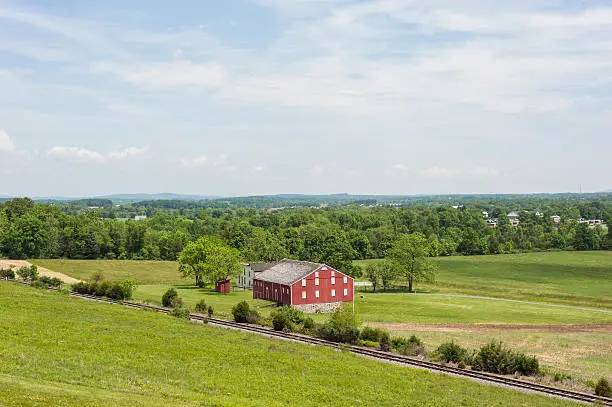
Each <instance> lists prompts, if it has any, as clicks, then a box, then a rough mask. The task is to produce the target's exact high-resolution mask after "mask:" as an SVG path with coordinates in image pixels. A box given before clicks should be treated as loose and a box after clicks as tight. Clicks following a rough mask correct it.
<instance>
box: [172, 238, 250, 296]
mask: <svg viewBox="0 0 612 407" xmlns="http://www.w3.org/2000/svg"><path fill="white" fill-rule="evenodd" d="M178 263H179V271H180V272H181V274H182V275H183V277H190V276H193V277H195V282H196V285H197V286H199V287H202V286H204V285H205V284H206V283H212V284H214V283H215V282H216V281H219V280H223V279H225V278H231V277H233V276H236V275H238V274H240V273H241V272H242V264H241V263H240V253H239V252H238V251H237V250H236V249H234V248H231V247H228V246H227V245H226V244H225V243H223V242H222V241H221V240H219V239H216V238H213V237H203V238H201V239H198V240H197V241H195V242H191V243H188V244H187V245H186V246H185V248H184V249H183V251H182V252H181V253H180V254H179V256H178Z"/></svg>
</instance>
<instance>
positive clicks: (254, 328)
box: [50, 288, 612, 406]
mask: <svg viewBox="0 0 612 407" xmlns="http://www.w3.org/2000/svg"><path fill="white" fill-rule="evenodd" d="M50 289H52V288H50ZM70 295H72V296H73V297H79V298H84V299H88V300H94V301H99V302H107V303H111V304H119V305H123V306H126V307H130V308H137V309H149V310H152V311H156V312H161V313H164V314H169V313H170V311H171V310H170V309H168V308H164V307H159V306H156V305H150V304H142V303H137V302H132V301H118V300H113V299H110V298H103V297H97V296H95V295H89V294H79V293H75V292H71V293H70ZM189 316H190V319H191V320H194V321H200V322H206V323H209V324H212V325H217V326H222V327H226V328H232V329H239V330H241V331H248V332H253V333H257V334H260V335H266V336H270V337H276V338H281V339H285V340H291V341H295V342H301V343H307V344H311V345H320V346H326V347H330V348H340V347H341V346H342V349H346V350H348V351H350V352H352V353H355V354H357V355H361V356H365V357H369V358H375V359H378V360H382V361H386V362H393V363H398V364H402V365H405V366H409V367H416V368H421V369H427V370H429V371H433V372H438V373H445V374H450V375H453V376H459V377H464V378H469V379H472V380H476V381H480V382H484V383H488V384H493V385H498V386H505V387H510V388H514V389H518V390H523V391H528V392H533V393H541V394H545V395H548V396H552V397H558V398H563V399H568V400H573V401H578V402H582V403H597V404H598V405H601V406H612V398H609V397H601V396H596V395H594V394H588V393H582V392H578V391H573V390H567V389H561V388H558V387H552V386H547V385H544V384H539V383H534V382H529V381H525V380H520V379H515V378H513V377H507V376H501V375H497V374H492V373H486V372H479V371H474V370H468V369H460V368H458V367H453V366H447V365H443V364H440V363H436V362H430V361H426V360H421V359H417V358H413V357H409V356H404V355H398V354H393V353H389V352H383V351H381V350H377V349H371V348H364V347H361V346H354V345H340V344H338V343H336V342H330V341H327V340H324V339H320V338H315V337H312V336H306V335H301V334H296V333H292V332H281V331H275V330H273V329H271V328H266V327H262V326H259V325H251V324H245V323H238V322H234V321H228V320H225V319H219V318H213V317H208V316H206V315H202V314H195V313H192V314H190V315H189Z"/></svg>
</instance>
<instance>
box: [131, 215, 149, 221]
mask: <svg viewBox="0 0 612 407" xmlns="http://www.w3.org/2000/svg"><path fill="white" fill-rule="evenodd" d="M146 218H147V215H136V216H134V220H145V219H146Z"/></svg>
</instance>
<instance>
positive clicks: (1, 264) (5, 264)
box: [0, 259, 81, 284]
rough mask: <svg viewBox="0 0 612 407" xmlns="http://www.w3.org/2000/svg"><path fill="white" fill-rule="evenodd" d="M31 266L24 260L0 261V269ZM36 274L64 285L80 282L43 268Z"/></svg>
mask: <svg viewBox="0 0 612 407" xmlns="http://www.w3.org/2000/svg"><path fill="white" fill-rule="evenodd" d="M31 265H32V264H31V263H30V262H28V261H25V260H6V259H0V269H8V268H11V267H13V268H14V269H18V268H20V267H29V266H31ZM38 274H40V275H41V276H47V277H57V278H59V279H60V280H62V281H63V282H64V283H68V284H74V283H78V282H80V281H81V280H78V279H76V278H73V277H70V276H67V275H65V274H62V273H58V272H56V271H51V270H49V269H46V268H44V267H38Z"/></svg>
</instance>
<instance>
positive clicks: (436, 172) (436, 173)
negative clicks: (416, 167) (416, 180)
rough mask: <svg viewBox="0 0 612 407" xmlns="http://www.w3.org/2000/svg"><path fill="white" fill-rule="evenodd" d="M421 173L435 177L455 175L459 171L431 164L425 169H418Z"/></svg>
mask: <svg viewBox="0 0 612 407" xmlns="http://www.w3.org/2000/svg"><path fill="white" fill-rule="evenodd" d="M420 173H421V174H422V175H426V176H428V177H435V178H447V177H452V176H455V175H457V174H458V173H459V171H457V170H455V169H450V168H442V167H438V166H433V167H431V168H427V169H426V170H422V171H420Z"/></svg>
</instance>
